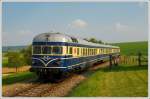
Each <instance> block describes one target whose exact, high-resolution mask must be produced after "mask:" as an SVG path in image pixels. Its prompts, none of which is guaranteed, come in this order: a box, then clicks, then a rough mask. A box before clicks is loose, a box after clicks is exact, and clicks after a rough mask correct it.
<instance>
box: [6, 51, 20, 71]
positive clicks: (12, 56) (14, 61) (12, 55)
mask: <svg viewBox="0 0 150 99" xmlns="http://www.w3.org/2000/svg"><path fill="white" fill-rule="evenodd" d="M7 57H8V66H10V67H15V68H16V72H17V68H18V67H19V66H22V64H23V62H22V60H23V59H22V58H21V55H20V53H19V52H8V53H7Z"/></svg>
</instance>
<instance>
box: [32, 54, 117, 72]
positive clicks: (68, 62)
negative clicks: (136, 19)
mask: <svg viewBox="0 0 150 99" xmlns="http://www.w3.org/2000/svg"><path fill="white" fill-rule="evenodd" d="M112 55H113V56H118V55H119V53H114V54H112ZM106 59H107V60H108V59H109V54H103V55H96V56H87V57H79V58H73V57H71V56H48V55H33V56H32V67H33V68H34V67H36V68H37V67H38V68H49V67H50V69H54V68H51V67H53V66H54V64H58V65H59V67H58V68H59V69H60V71H62V72H65V71H70V70H71V69H75V68H78V67H81V68H85V67H86V66H87V63H92V62H93V63H95V62H97V61H100V60H106Z"/></svg>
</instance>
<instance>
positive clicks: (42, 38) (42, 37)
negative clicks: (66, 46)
mask: <svg viewBox="0 0 150 99" xmlns="http://www.w3.org/2000/svg"><path fill="white" fill-rule="evenodd" d="M33 42H68V43H78V44H83V45H91V46H96V47H108V48H119V47H118V46H111V45H105V44H96V43H91V42H88V41H86V40H83V39H80V38H77V37H73V36H69V35H67V34H62V33H42V34H39V35H37V36H35V37H34V39H33Z"/></svg>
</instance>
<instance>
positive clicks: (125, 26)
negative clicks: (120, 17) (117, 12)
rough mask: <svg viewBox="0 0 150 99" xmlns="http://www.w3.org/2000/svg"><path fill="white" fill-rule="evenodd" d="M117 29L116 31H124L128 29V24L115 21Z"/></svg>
mask: <svg viewBox="0 0 150 99" xmlns="http://www.w3.org/2000/svg"><path fill="white" fill-rule="evenodd" d="M115 29H116V31H122V32H124V31H127V30H128V26H127V25H125V24H122V23H120V22H117V23H115Z"/></svg>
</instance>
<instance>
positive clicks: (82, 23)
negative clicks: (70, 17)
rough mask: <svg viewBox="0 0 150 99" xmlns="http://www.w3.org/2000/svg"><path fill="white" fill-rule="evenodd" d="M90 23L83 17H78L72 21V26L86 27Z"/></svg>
mask: <svg viewBox="0 0 150 99" xmlns="http://www.w3.org/2000/svg"><path fill="white" fill-rule="evenodd" d="M87 25H88V23H87V22H86V21H84V20H81V19H76V20H74V21H73V22H72V23H71V26H73V27H76V28H85V27H87Z"/></svg>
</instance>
